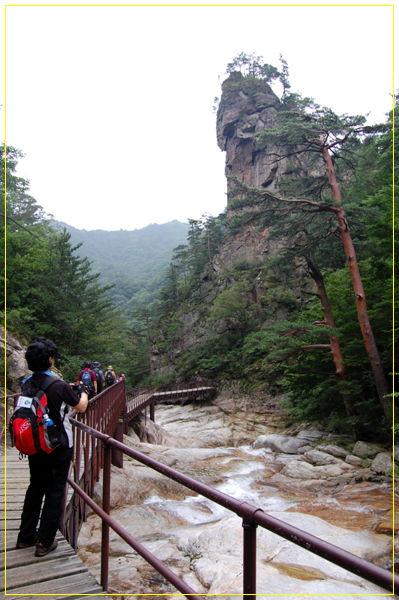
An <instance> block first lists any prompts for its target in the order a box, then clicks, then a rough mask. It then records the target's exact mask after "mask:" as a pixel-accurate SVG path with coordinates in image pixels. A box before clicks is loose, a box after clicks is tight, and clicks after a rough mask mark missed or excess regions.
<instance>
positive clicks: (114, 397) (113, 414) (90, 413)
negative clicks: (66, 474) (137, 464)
mask: <svg viewBox="0 0 399 600" xmlns="http://www.w3.org/2000/svg"><path fill="white" fill-rule="evenodd" d="M124 410H125V382H124V381H120V382H117V383H115V384H114V385H112V386H111V387H109V388H106V389H105V390H104V391H102V392H101V393H100V394H98V395H97V396H95V397H94V398H93V399H92V400H90V401H89V404H88V407H87V410H86V412H84V413H76V412H73V413H72V414H73V416H74V418H73V419H71V422H73V423H74V424H76V423H81V424H82V425H87V426H89V427H91V428H92V429H95V430H98V431H102V432H104V434H106V435H109V436H113V437H117V438H118V439H123V413H124ZM73 437H74V440H73V441H74V445H73V447H74V450H73V460H72V463H71V470H70V475H71V474H73V480H74V481H75V482H76V483H78V484H79V486H80V487H81V488H82V489H83V490H84V491H85V493H86V494H88V496H89V497H93V495H94V486H95V484H96V482H97V481H99V479H100V471H101V469H102V468H103V462H104V452H103V449H102V447H101V444H98V443H96V440H95V438H94V437H92V436H88V435H86V434H84V433H82V430H81V429H80V428H79V427H74V428H73ZM119 457H120V454H119V453H117V452H116V451H115V452H114V456H113V459H114V462H115V464H117V466H121V460H120V458H119ZM86 517H87V507H86V505H85V503H84V502H83V500H81V499H80V498H78V497H77V496H76V494H74V496H73V498H72V500H71V499H69V498H68V487H66V489H65V496H64V516H63V520H62V525H61V531H62V533H63V534H64V536H65V538H66V539H67V540H68V541H69V543H70V544H71V546H73V548H74V549H75V550H76V549H77V546H78V533H79V530H80V528H81V525H82V523H83V521H85V520H86Z"/></svg>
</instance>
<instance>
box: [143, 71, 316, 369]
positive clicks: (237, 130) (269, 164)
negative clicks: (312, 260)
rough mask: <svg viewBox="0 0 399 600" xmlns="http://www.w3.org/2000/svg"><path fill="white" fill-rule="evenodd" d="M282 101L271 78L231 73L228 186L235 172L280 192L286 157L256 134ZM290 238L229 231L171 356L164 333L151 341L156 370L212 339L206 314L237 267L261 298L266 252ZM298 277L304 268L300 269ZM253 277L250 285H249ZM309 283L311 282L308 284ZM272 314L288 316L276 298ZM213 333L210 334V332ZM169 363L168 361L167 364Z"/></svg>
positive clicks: (222, 127)
mask: <svg viewBox="0 0 399 600" xmlns="http://www.w3.org/2000/svg"><path fill="white" fill-rule="evenodd" d="M280 108H281V103H280V101H279V99H278V98H277V96H276V95H275V94H274V92H273V90H272V89H271V87H270V86H269V84H268V83H266V82H265V81H262V80H254V79H246V78H244V77H243V76H242V75H241V73H233V74H232V75H231V76H230V77H229V78H228V79H227V80H226V81H225V82H224V83H223V85H222V97H221V101H220V105H219V109H218V114H217V123H216V134H217V143H218V146H219V148H220V149H221V150H222V151H224V152H225V153H226V167H225V174H226V178H227V189H228V190H229V189H230V188H231V187H232V183H231V182H230V181H229V179H228V177H229V176H230V175H236V176H237V177H238V178H239V179H241V180H243V181H244V182H245V183H247V184H249V185H251V186H255V187H259V188H262V187H263V188H264V189H267V190H269V191H272V192H277V193H278V192H279V184H280V182H281V181H282V179H283V177H284V176H285V175H286V172H287V161H285V160H283V161H281V162H278V163H275V162H274V161H273V155H274V154H276V150H277V149H276V148H275V147H273V146H268V147H262V148H261V149H259V148H258V146H257V140H256V134H257V133H259V132H261V131H263V130H265V129H267V128H268V127H271V126H274V124H275V120H276V115H277V112H278V111H279V110H280ZM285 244H286V242H285V241H284V240H275V239H274V240H273V239H271V238H270V237H269V229H268V228H266V229H264V230H263V231H258V230H257V229H256V228H255V227H252V226H248V227H247V228H246V229H245V230H243V231H241V232H240V233H238V234H237V235H235V236H230V235H227V236H226V237H225V240H224V243H223V245H222V247H221V248H220V250H219V253H218V254H217V255H215V256H214V257H213V259H212V261H211V262H209V263H208V265H207V267H206V268H205V270H204V272H203V273H202V276H201V279H202V283H201V285H200V286H199V288H198V289H197V290H196V292H195V293H194V294H193V298H192V302H191V306H193V305H194V306H195V309H190V310H189V311H187V310H183V311H181V312H180V313H179V315H178V316H179V319H180V321H181V322H182V323H183V326H182V327H181V329H180V333H179V335H177V336H176V337H175V342H174V344H173V348H169V350H168V357H167V360H166V361H165V358H166V355H165V353H164V351H160V349H159V347H160V344H159V342H161V343H162V342H163V341H164V339H163V338H162V337H160V338H159V339H158V340H156V343H154V344H153V345H152V356H151V363H152V365H151V366H152V372H153V373H156V374H158V375H168V374H173V372H174V363H175V361H176V360H177V359H179V357H180V356H181V355H182V353H183V352H184V351H185V350H187V349H188V348H191V347H192V346H194V345H196V344H198V343H204V342H206V341H207V339H209V335H210V333H209V329H208V331H207V328H206V319H207V316H208V315H209V310H210V309H211V308H212V305H213V303H214V301H215V299H216V298H217V297H218V296H219V295H220V294H221V293H222V292H223V291H224V290H226V289H229V288H231V287H232V286H234V285H235V284H236V283H237V282H238V281H240V274H239V273H237V270H240V269H241V270H242V271H244V270H245V269H248V268H249V269H252V273H251V275H247V276H246V277H247V281H246V287H247V289H248V292H247V294H248V302H249V303H250V304H251V303H260V301H261V298H262V295H263V294H264V291H265V288H266V287H267V282H266V273H265V270H264V269H263V268H262V267H263V265H264V264H265V262H266V261H267V259H268V257H269V256H270V255H271V254H273V252H275V251H276V250H278V249H279V248H282V247H283V246H284V245H285ZM298 274H299V278H301V276H302V274H303V272H302V273H301V272H300V269H299V270H298ZM248 277H249V278H252V286H251V285H248ZM306 285H307V286H309V284H308V283H307V284H306ZM301 287H303V281H301V280H300V279H298V285H297V286H296V289H293V290H291V293H292V294H293V297H294V298H295V301H296V302H297V303H300V302H302V297H301ZM269 312H270V319H271V320H273V319H276V318H277V319H281V318H285V317H286V316H287V315H286V313H284V314H282V313H281V310H280V309H279V310H278V311H277V312H276V313H275V314H273V302H271V303H270V306H269ZM211 335H212V334H211ZM165 362H167V364H165Z"/></svg>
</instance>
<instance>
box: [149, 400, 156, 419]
mask: <svg viewBox="0 0 399 600" xmlns="http://www.w3.org/2000/svg"><path fill="white" fill-rule="evenodd" d="M150 419H151V421H152V422H153V423H155V403H154V400H153V401H152V402H151V404H150Z"/></svg>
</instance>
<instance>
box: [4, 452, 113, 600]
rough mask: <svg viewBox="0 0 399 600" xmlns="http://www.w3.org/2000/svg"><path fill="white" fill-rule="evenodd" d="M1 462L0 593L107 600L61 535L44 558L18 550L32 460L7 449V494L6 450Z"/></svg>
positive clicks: (30, 552) (23, 597) (24, 596)
mask: <svg viewBox="0 0 399 600" xmlns="http://www.w3.org/2000/svg"><path fill="white" fill-rule="evenodd" d="M0 460H1V473H0V489H1V495H2V499H3V502H2V503H1V515H0V518H1V525H0V556H1V564H0V570H1V573H2V580H1V581H0V592H5V594H6V597H7V598H10V599H13V600H16V599H17V598H20V599H21V600H23V599H26V598H32V600H33V599H34V598H36V597H37V595H41V594H43V595H44V594H46V596H45V598H49V599H50V600H56V599H61V598H65V599H72V598H77V597H78V595H79V594H94V595H92V596H90V597H91V598H94V599H96V598H97V599H98V600H99V599H100V598H104V596H97V595H96V594H101V593H103V589H102V587H101V586H100V585H99V583H98V582H97V581H96V580H95V578H94V577H93V575H91V574H90V573H89V571H88V569H87V567H86V565H85V564H84V563H83V562H82V560H81V559H80V558H79V556H78V555H77V554H76V552H75V551H74V550H73V548H72V547H71V546H70V545H69V544H68V542H67V541H66V540H65V539H64V537H63V536H62V535H61V533H60V532H58V535H57V540H58V547H57V549H56V550H54V551H53V552H51V553H50V554H48V555H47V556H45V557H43V558H39V557H35V556H34V547H33V546H32V547H30V548H24V549H23V550H16V548H15V543H16V540H17V534H18V529H19V523H20V515H21V511H22V504H23V500H24V496H25V491H26V488H27V486H28V483H29V465H28V459H27V458H24V459H23V460H19V453H18V451H17V450H15V449H10V448H8V449H7V494H5V455H4V449H3V451H2V455H1V456H0ZM5 503H6V518H7V521H6V525H7V531H6V536H5V511H4V505H5ZM6 538H7V539H6ZM22 594H23V595H22ZM47 594H48V595H47ZM0 595H1V594H0Z"/></svg>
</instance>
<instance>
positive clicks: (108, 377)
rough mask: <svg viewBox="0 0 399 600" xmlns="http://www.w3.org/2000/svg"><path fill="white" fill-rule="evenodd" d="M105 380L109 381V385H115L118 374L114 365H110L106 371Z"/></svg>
mask: <svg viewBox="0 0 399 600" xmlns="http://www.w3.org/2000/svg"><path fill="white" fill-rule="evenodd" d="M105 381H106V382H107V387H110V386H111V385H114V383H115V381H116V375H115V371H114V370H113V368H112V365H109V367H108V369H107V370H106V371H105Z"/></svg>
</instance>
